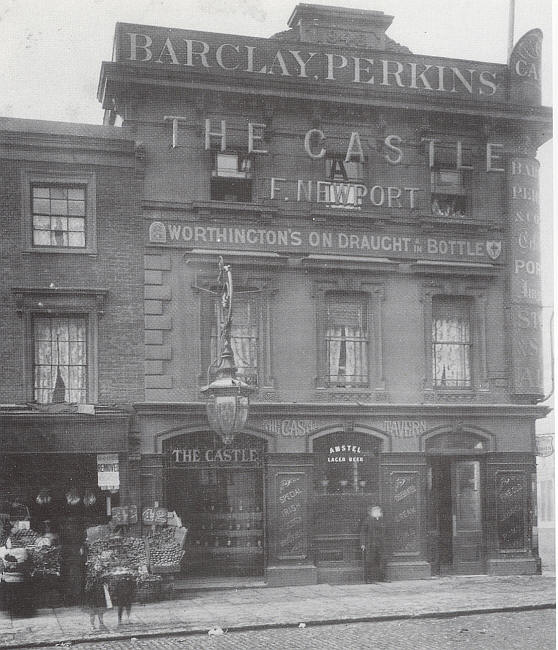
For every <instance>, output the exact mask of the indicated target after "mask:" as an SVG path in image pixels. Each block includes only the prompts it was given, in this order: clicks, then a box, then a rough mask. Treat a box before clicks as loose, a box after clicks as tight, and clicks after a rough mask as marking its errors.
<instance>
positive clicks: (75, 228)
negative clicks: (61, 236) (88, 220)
mask: <svg viewBox="0 0 558 650" xmlns="http://www.w3.org/2000/svg"><path fill="white" fill-rule="evenodd" d="M68 230H70V231H72V232H82V231H83V230H85V219H80V218H79V217H73V218H72V217H70V218H69V219H68Z"/></svg>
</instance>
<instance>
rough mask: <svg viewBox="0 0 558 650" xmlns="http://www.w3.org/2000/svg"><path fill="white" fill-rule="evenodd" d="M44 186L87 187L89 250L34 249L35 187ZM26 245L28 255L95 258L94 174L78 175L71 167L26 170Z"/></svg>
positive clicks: (23, 199) (23, 201) (23, 180)
mask: <svg viewBox="0 0 558 650" xmlns="http://www.w3.org/2000/svg"><path fill="white" fill-rule="evenodd" d="M35 184H41V185H74V186H75V185H78V186H82V187H85V246H84V247H83V248H72V247H68V246H34V245H33V209H32V205H31V187H32V186H33V185H35ZM21 206H22V213H23V214H22V244H23V246H22V247H23V250H24V251H25V252H28V253H31V252H33V253H55V254H58V253H68V254H73V255H76V254H77V255H84V254H85V255H95V254H96V253H97V220H96V211H97V197H96V179H95V173H94V172H74V171H72V170H71V169H68V168H67V167H64V168H61V167H58V168H49V169H48V170H45V169H24V170H22V172H21Z"/></svg>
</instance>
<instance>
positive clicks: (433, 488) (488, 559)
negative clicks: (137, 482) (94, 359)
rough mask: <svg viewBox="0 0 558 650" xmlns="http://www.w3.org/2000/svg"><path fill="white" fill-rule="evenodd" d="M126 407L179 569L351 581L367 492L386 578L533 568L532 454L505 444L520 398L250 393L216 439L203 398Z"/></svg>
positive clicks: (520, 429)
mask: <svg viewBox="0 0 558 650" xmlns="http://www.w3.org/2000/svg"><path fill="white" fill-rule="evenodd" d="M138 412H139V420H140V422H141V425H140V426H141V428H142V435H143V436H152V442H153V445H154V450H155V453H154V454H147V455H145V456H144V457H143V470H142V471H143V476H142V485H143V489H144V491H145V492H144V499H146V500H148V499H149V498H151V494H150V493H149V492H150V490H153V489H155V490H156V491H157V489H158V490H160V492H159V495H160V498H161V500H163V501H164V503H165V504H166V505H167V506H168V507H169V508H171V509H174V510H176V512H177V513H178V514H179V516H181V518H182V520H183V523H184V525H185V526H187V527H188V528H189V538H188V546H187V552H186V558H188V559H187V561H186V562H185V565H184V575H185V576H189V577H193V576H195V577H197V578H200V577H204V576H206V577H215V576H229V577H232V576H237V577H239V578H240V577H246V576H261V577H263V578H265V580H266V581H267V583H268V584H270V585H283V584H311V583H313V582H330V583H347V582H361V581H363V565H362V556H361V551H360V544H359V529H360V526H361V523H362V520H363V518H364V516H365V514H366V509H367V507H369V506H370V505H373V504H380V505H381V506H382V507H383V509H384V512H385V521H386V527H385V529H386V539H385V542H384V543H385V549H386V562H387V577H388V579H392V580H397V579H412V578H424V577H429V576H431V575H448V574H481V573H488V574H493V575H500V574H513V573H535V572H536V571H537V554H536V549H535V548H533V545H532V539H531V530H532V525H533V517H534V510H533V509H534V508H535V507H536V496H535V495H536V492H534V491H535V490H536V485H535V465H534V459H533V456H532V454H530V453H510V452H508V451H506V447H507V446H509V444H510V439H512V438H514V437H521V436H522V435H524V430H525V427H529V426H530V424H529V418H528V417H526V414H525V411H524V410H521V411H519V412H517V413H514V409H513V408H510V407H505V408H504V407H502V408H500V409H497V408H487V407H482V406H481V407H463V409H461V412H460V414H459V416H460V417H456V414H455V411H454V409H452V408H451V407H446V408H444V407H436V408H431V407H424V406H423V407H406V408H402V407H399V408H398V409H394V408H389V407H388V408H385V407H380V406H379V405H375V406H374V407H366V406H364V405H362V406H353V405H351V406H342V405H339V404H325V403H324V404H322V405H320V407H319V408H318V407H316V406H315V405H301V404H296V405H292V406H291V407H290V408H288V409H285V407H284V405H279V404H265V405H255V406H254V407H253V410H252V413H251V415H250V418H249V422H248V425H247V426H246V428H245V431H244V432H243V433H241V434H238V435H237V436H236V437H235V439H234V441H233V442H232V443H231V444H229V445H227V446H226V445H224V443H223V442H222V440H221V439H220V438H219V437H217V436H216V435H215V434H214V433H212V432H210V431H208V429H207V424H206V422H205V420H204V418H205V413H204V410H203V405H201V404H200V405H197V406H195V407H194V406H193V405H192V406H191V407H184V406H180V405H170V404H167V405H165V406H164V407H161V406H160V405H156V404H150V405H147V404H143V405H141V406H138ZM496 418H497V419H496ZM185 421H188V422H191V423H192V424H190V425H188V426H185V425H184V424H183V423H184V422H185ZM495 422H498V424H499V426H498V427H495ZM153 431H156V434H155V435H153ZM156 486H157V487H156ZM154 497H155V495H153V498H154Z"/></svg>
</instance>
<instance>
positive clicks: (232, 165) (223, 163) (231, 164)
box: [217, 153, 238, 172]
mask: <svg viewBox="0 0 558 650" xmlns="http://www.w3.org/2000/svg"><path fill="white" fill-rule="evenodd" d="M217 170H218V171H220V172H227V171H229V172H231V171H232V172H236V171H238V156H237V155H236V154H226V153H218V154H217Z"/></svg>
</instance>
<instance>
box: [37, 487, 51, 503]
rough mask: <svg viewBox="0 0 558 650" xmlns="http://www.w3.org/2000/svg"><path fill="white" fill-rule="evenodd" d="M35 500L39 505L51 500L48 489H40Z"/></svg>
mask: <svg viewBox="0 0 558 650" xmlns="http://www.w3.org/2000/svg"><path fill="white" fill-rule="evenodd" d="M35 501H36V502H37V503H38V504H39V505H40V506H47V505H48V504H49V503H50V502H51V501H52V496H51V495H50V492H49V491H48V490H41V491H40V492H39V494H37V497H36V499H35Z"/></svg>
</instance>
